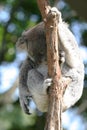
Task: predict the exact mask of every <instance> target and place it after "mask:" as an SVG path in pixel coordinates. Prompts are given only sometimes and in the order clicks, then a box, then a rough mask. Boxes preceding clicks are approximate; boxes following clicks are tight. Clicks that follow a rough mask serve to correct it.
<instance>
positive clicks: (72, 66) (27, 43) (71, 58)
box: [16, 9, 84, 114]
mask: <svg viewBox="0 0 87 130" xmlns="http://www.w3.org/2000/svg"><path fill="white" fill-rule="evenodd" d="M56 10H57V9H56ZM54 11H55V9H54ZM57 13H58V15H59V21H58V35H59V36H58V37H59V43H60V44H59V45H60V47H59V52H60V61H61V63H62V62H63V64H62V67H61V73H62V76H63V77H65V78H67V77H69V78H71V80H72V81H71V82H70V83H69V84H68V85H67V87H66V90H65V92H64V95H63V110H66V109H68V108H69V107H71V106H72V105H74V104H75V103H76V102H77V101H78V100H79V99H80V97H81V95H82V91H83V80H84V65H83V62H82V59H81V54H80V51H79V48H78V45H77V42H76V40H75V37H74V36H73V34H72V32H71V31H70V30H69V29H68V26H67V25H66V23H64V22H63V21H62V18H61V13H60V12H59V11H57ZM16 46H17V48H22V49H25V50H26V51H27V53H28V56H27V59H26V60H25V61H24V63H23V65H22V67H21V70H20V74H19V97H20V104H21V106H22V108H23V110H24V111H25V112H26V113H27V114H29V98H32V99H33V101H34V102H35V104H36V106H37V108H38V109H39V110H40V111H42V112H46V111H47V109H48V104H49V98H48V93H47V90H48V87H49V86H51V84H52V78H49V76H48V66H47V46H46V37H45V27H44V23H43V22H41V23H39V24H38V25H36V26H35V27H33V28H31V29H29V30H27V31H25V32H23V34H22V36H21V37H20V38H19V39H18V41H17V43H16ZM60 65H61V64H60Z"/></svg>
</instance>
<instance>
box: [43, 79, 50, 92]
mask: <svg viewBox="0 0 87 130" xmlns="http://www.w3.org/2000/svg"><path fill="white" fill-rule="evenodd" d="M51 85H52V79H51V78H48V79H45V80H44V83H43V89H44V92H45V93H47V91H48V89H49V87H50V86H51Z"/></svg>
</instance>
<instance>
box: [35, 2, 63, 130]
mask: <svg viewBox="0 0 87 130" xmlns="http://www.w3.org/2000/svg"><path fill="white" fill-rule="evenodd" d="M37 2H38V6H39V9H40V11H41V14H42V17H43V21H44V23H45V30H46V42H47V61H48V74H49V76H50V77H52V79H53V85H52V86H51V88H50V91H49V107H48V114H47V120H46V125H45V130H61V129H62V127H61V113H62V95H63V83H62V81H61V70H60V66H59V52H58V27H57V25H58V14H57V12H54V11H51V7H50V5H49V1H48V0H37Z"/></svg>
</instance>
